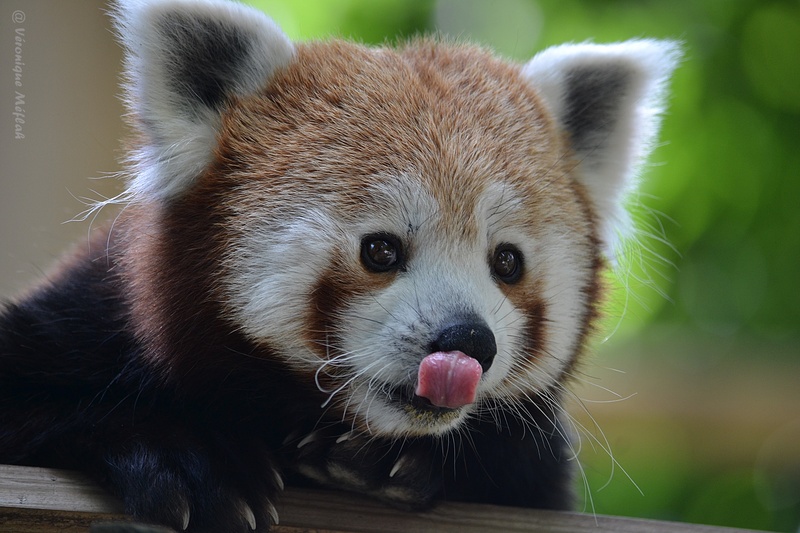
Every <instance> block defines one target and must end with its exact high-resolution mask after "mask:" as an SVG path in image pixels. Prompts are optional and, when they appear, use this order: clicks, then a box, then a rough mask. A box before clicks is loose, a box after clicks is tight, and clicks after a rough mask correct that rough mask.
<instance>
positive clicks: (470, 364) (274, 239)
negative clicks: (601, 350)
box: [200, 42, 599, 436]
mask: <svg viewBox="0 0 800 533" xmlns="http://www.w3.org/2000/svg"><path fill="white" fill-rule="evenodd" d="M276 117H277V118H276ZM572 157H573V156H572V154H571V153H570V152H569V149H568V147H566V146H565V145H564V144H563V142H562V139H561V137H560V134H559V133H558V131H557V130H556V129H555V127H554V124H553V122H552V120H551V119H550V118H549V117H548V115H547V114H546V111H545V110H544V108H543V105H542V104H541V102H540V100H539V98H538V97H537V96H536V94H535V93H534V91H533V90H531V88H530V87H529V86H528V85H527V84H526V83H525V81H524V80H523V79H522V77H521V75H520V73H519V71H518V69H514V68H512V67H509V66H508V65H506V64H504V63H502V62H500V61H498V60H496V59H494V58H492V57H490V56H488V54H485V53H483V52H479V51H476V50H474V49H462V48H455V47H447V46H444V45H439V44H433V43H427V42H422V43H419V44H416V45H410V46H409V47H408V48H406V49H404V50H402V51H400V52H392V51H387V50H380V51H370V50H366V49H364V48H361V47H357V46H354V45H345V44H341V43H337V44H335V45H308V46H304V47H300V48H299V49H298V51H297V58H296V60H295V62H294V63H293V64H292V65H290V66H289V67H288V68H287V69H286V70H284V71H282V72H279V73H277V74H276V76H275V78H274V80H273V82H272V84H271V85H270V87H269V88H268V89H267V90H265V91H262V92H261V93H259V94H257V95H254V96H252V97H249V98H246V99H242V100H240V101H238V102H237V103H236V105H235V106H233V107H232V108H231V109H230V110H228V111H227V112H226V113H225V114H224V115H223V125H222V138H221V140H220V148H219V155H218V158H219V161H220V163H219V165H218V167H216V168H218V169H219V170H218V171H216V170H215V171H214V172H212V173H208V174H207V175H206V176H204V178H203V181H201V183H200V186H201V187H206V188H210V189H224V190H225V191H226V192H225V194H224V195H223V196H222V197H223V198H224V200H223V204H222V205H221V206H220V209H221V210H222V212H223V213H224V217H225V220H226V221H225V223H224V224H223V225H222V226H223V227H222V229H221V231H224V232H226V235H227V236H226V239H225V240H226V241H227V242H228V243H229V246H228V247H227V249H226V251H225V256H224V258H223V259H222V264H224V265H225V270H224V282H223V283H224V285H225V288H226V292H225V300H226V302H225V303H226V306H227V309H228V310H229V312H230V314H231V316H232V317H233V318H232V320H233V321H234V323H235V324H236V325H237V326H238V327H241V329H242V331H243V332H245V333H246V335H248V337H250V338H251V339H252V340H253V341H255V342H257V343H263V344H264V345H267V346H269V347H270V348H271V349H272V350H274V351H275V353H277V354H279V356H280V357H281V359H282V360H283V361H284V362H285V363H286V364H287V365H289V366H290V367H292V368H293V369H295V370H296V371H297V372H299V373H300V374H302V375H303V377H304V379H307V380H309V381H313V382H315V383H316V385H317V386H318V388H319V390H320V391H322V392H323V393H324V394H325V397H326V399H325V401H324V404H323V407H324V408H325V409H326V410H327V411H329V412H330V413H333V414H334V416H336V417H339V418H342V419H344V420H348V421H350V422H351V423H352V424H353V425H354V426H355V427H357V428H358V429H362V430H368V431H370V432H373V433H378V434H387V435H394V436H401V435H418V434H426V433H442V432H445V431H448V430H451V429H453V428H455V427H457V426H458V425H459V424H460V423H461V422H462V421H463V420H465V418H467V417H469V416H491V413H492V410H493V409H495V408H500V407H503V408H510V409H511V410H513V409H514V403H515V402H516V401H518V400H519V399H525V398H527V397H529V396H536V395H542V394H545V395H546V394H548V391H549V389H551V388H552V387H554V386H556V387H557V386H558V385H557V384H558V383H559V382H560V380H561V378H562V377H563V375H564V373H566V372H568V371H569V369H570V367H571V365H572V364H573V362H574V359H575V357H576V355H577V352H578V350H579V349H580V348H581V346H582V344H583V341H584V336H585V334H586V332H587V328H588V322H589V319H590V317H591V316H593V314H594V306H595V305H596V296H597V279H596V276H597V269H598V254H599V250H598V240H597V237H596V228H595V225H594V215H593V213H592V210H591V207H590V206H589V205H588V203H587V201H586V199H585V192H584V191H583V189H582V187H581V186H580V185H579V184H577V183H576V182H575V180H574V179H573V177H572V172H573V170H574V166H575V163H574V161H573V159H572Z"/></svg>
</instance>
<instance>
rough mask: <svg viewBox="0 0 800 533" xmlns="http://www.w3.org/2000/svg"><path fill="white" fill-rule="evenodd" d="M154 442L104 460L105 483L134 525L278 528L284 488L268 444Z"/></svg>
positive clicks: (194, 531) (203, 530) (234, 530)
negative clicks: (277, 506)
mask: <svg viewBox="0 0 800 533" xmlns="http://www.w3.org/2000/svg"><path fill="white" fill-rule="evenodd" d="M223 439H224V440H223ZM156 442H158V441H155V440H154V439H148V440H145V439H140V440H137V442H134V443H131V442H128V443H127V444H126V445H125V448H124V450H116V451H115V452H114V453H110V454H108V455H107V457H106V458H105V462H106V465H107V466H108V468H109V470H108V472H107V478H106V481H107V482H108V484H109V485H110V487H111V489H112V490H113V491H115V492H116V493H117V494H118V495H119V496H120V497H121V498H122V500H123V503H124V505H125V509H126V512H127V513H129V514H131V515H133V517H134V518H135V519H136V520H139V521H142V522H148V523H155V524H159V525H164V526H168V527H170V528H172V529H174V530H175V531H178V532H182V531H186V532H188V533H211V532H215V533H218V532H219V531H225V532H231V533H240V532H241V533H250V532H252V531H256V532H266V531H269V529H270V526H271V525H272V524H277V523H278V520H279V517H278V513H277V511H276V509H275V506H274V504H273V503H272V502H274V501H275V500H276V499H277V496H278V493H279V492H280V491H281V490H282V489H283V481H282V479H281V477H280V474H279V473H278V472H277V470H276V469H275V467H274V464H273V463H272V461H271V460H270V457H269V456H268V454H267V453H266V451H265V450H266V447H265V446H263V444H262V443H258V442H253V443H242V441H241V440H234V439H233V438H231V439H227V438H225V437H221V436H218V439H214V440H212V441H211V442H209V441H207V440H206V441H204V442H203V443H202V444H200V441H199V440H198V441H196V442H187V440H186V439H185V438H180V439H171V442H168V443H164V442H158V443H157V444H156ZM256 472H259V473H268V474H267V475H263V474H258V475H257V474H255V473H256Z"/></svg>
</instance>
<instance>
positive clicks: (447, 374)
mask: <svg viewBox="0 0 800 533" xmlns="http://www.w3.org/2000/svg"><path fill="white" fill-rule="evenodd" d="M482 374H483V369H482V368H481V364H480V363H479V362H478V361H476V360H475V359H473V358H472V357H470V356H468V355H466V354H464V353H462V352H436V353H432V354H430V355H428V356H427V357H425V359H423V360H422V362H421V363H420V365H419V377H418V379H417V390H416V394H417V396H421V397H423V398H427V399H428V400H430V402H431V403H432V404H433V405H435V406H437V407H447V408H449V409H455V408H457V407H462V406H464V405H467V404H468V403H472V402H474V401H475V391H476V389H477V388H478V381H480V379H481V375H482Z"/></svg>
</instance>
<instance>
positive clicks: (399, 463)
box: [389, 455, 408, 477]
mask: <svg viewBox="0 0 800 533" xmlns="http://www.w3.org/2000/svg"><path fill="white" fill-rule="evenodd" d="M407 459H408V456H407V455H402V456H400V459H398V460H397V462H396V463H395V464H394V466H393V467H392V469H391V470H390V471H389V477H394V476H395V474H397V472H399V471H400V468H401V467H402V466H403V465H404V464H405V462H406V460H407Z"/></svg>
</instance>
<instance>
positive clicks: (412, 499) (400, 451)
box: [294, 430, 442, 510]
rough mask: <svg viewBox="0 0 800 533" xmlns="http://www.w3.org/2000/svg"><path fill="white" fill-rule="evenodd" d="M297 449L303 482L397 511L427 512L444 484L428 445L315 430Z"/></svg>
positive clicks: (423, 442) (433, 452)
mask: <svg viewBox="0 0 800 533" xmlns="http://www.w3.org/2000/svg"><path fill="white" fill-rule="evenodd" d="M296 446H297V458H296V460H295V461H294V463H295V468H296V470H297V471H298V472H299V473H300V474H301V475H302V476H304V477H305V478H307V479H310V480H311V481H313V482H315V483H317V484H319V485H322V486H326V487H331V488H335V489H340V490H348V491H351V492H358V493H362V494H366V495H368V496H370V497H373V498H377V499H379V500H381V501H384V502H386V503H388V504H390V505H392V506H394V507H399V508H401V509H406V510H409V509H410V510H421V509H425V508H427V507H430V506H431V505H432V503H433V500H434V498H435V497H436V495H437V494H438V492H439V490H440V487H441V484H442V480H441V472H442V469H441V464H439V466H438V468H435V464H436V461H437V459H435V448H434V446H432V445H431V442H429V441H425V440H421V441H417V440H399V441H393V440H388V439H381V438H377V437H375V436H372V435H368V434H364V433H358V432H344V433H342V432H338V433H337V432H331V431H330V430H328V431H325V430H319V431H315V432H313V433H310V434H309V435H306V436H305V437H303V438H301V439H299V440H298V441H297V444H296Z"/></svg>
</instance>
